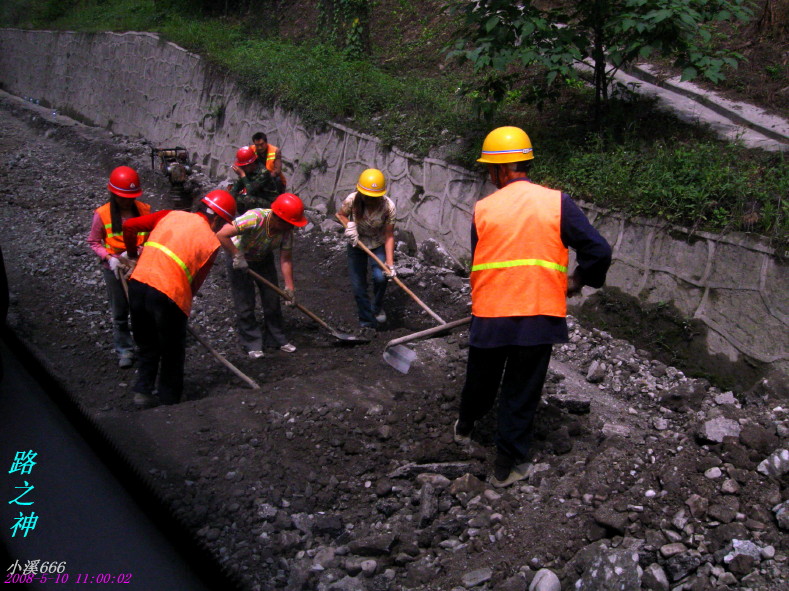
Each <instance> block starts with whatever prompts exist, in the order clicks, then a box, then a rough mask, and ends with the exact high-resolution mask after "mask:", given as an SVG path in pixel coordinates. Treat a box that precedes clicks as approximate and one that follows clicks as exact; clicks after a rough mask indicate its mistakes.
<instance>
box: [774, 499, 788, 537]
mask: <svg viewBox="0 0 789 591" xmlns="http://www.w3.org/2000/svg"><path fill="white" fill-rule="evenodd" d="M773 513H775V520H776V521H777V522H778V527H780V528H781V529H782V530H789V501H784V502H783V503H781V504H780V505H776V506H775V507H773Z"/></svg>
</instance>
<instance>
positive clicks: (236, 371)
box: [120, 273, 260, 390]
mask: <svg viewBox="0 0 789 591" xmlns="http://www.w3.org/2000/svg"><path fill="white" fill-rule="evenodd" d="M120 281H121V285H122V286H123V292H124V293H125V294H126V300H127V301H128V300H129V285H128V284H127V283H126V276H125V275H124V274H123V273H121V274H120ZM186 330H188V331H189V334H190V335H192V336H193V337H194V338H195V339H196V340H197V342H198V343H200V344H201V345H203V347H205V348H206V349H208V352H209V353H211V355H213V356H214V359H216V360H217V361H218V362H219V363H221V364H222V365H224V366H225V367H226V368H228V369H229V370H230V371H232V372H233V373H234V374H236V375H237V376H238V377H239V378H241V379H242V380H244V381H245V382H246V383H247V384H249V387H250V388H252V389H253V390H260V385H259V384H258V383H257V382H256V381H255V380H253V379H252V378H250V377H249V376H248V375H247V374H245V373H244V372H243V371H241V370H240V369H238V368H237V367H236V366H235V365H233V364H232V363H230V362H229V361H228V360H227V359H226V358H225V356H224V355H222V354H221V353H220V352H219V351H217V350H216V349H214V348H213V347H212V346H211V345H210V344H209V342H208V341H206V340H205V339H204V338H203V337H201V336H200V335H199V334H197V333H196V332H195V331H194V329H193V328H192V327H191V326H189V325H188V324H187V325H186Z"/></svg>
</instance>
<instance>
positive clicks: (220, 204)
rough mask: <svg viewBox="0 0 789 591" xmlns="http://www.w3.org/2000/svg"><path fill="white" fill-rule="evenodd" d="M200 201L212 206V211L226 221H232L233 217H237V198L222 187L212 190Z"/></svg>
mask: <svg viewBox="0 0 789 591" xmlns="http://www.w3.org/2000/svg"><path fill="white" fill-rule="evenodd" d="M200 201H202V202H203V203H205V204H206V205H207V206H208V207H210V208H211V211H213V212H214V213H215V214H216V215H218V216H219V217H220V218H222V219H223V220H225V221H226V222H232V221H233V218H235V217H236V200H235V199H233V196H232V195H231V194H230V193H228V192H227V191H223V190H222V189H216V190H214V191H210V192H209V193H208V195H206V196H205V197H203V198H202V199H201V200H200Z"/></svg>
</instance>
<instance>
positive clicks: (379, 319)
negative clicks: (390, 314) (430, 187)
mask: <svg viewBox="0 0 789 591" xmlns="http://www.w3.org/2000/svg"><path fill="white" fill-rule="evenodd" d="M396 214H397V212H396V210H395V205H394V203H393V202H392V200H391V199H389V197H387V196H386V179H385V178H384V174H383V173H382V172H381V171H380V170H378V169H375V168H368V169H367V170H365V171H364V172H362V174H360V175H359V180H358V181H357V183H356V191H354V192H353V193H351V194H350V195H348V196H347V197H346V198H345V200H343V202H342V205H341V206H340V211H338V212H337V217H338V218H339V220H340V221H341V222H342V224H343V225H344V226H345V236H346V238H347V239H348V250H347V252H348V272H349V274H350V277H351V286H352V288H353V295H354V298H355V299H356V308H357V311H358V313H359V324H360V325H361V326H362V328H372V329H375V328H378V325H379V324H383V323H384V322H386V312H385V311H384V309H383V302H384V293H385V292H386V283H387V279H388V278H392V277H395V275H396V274H397V272H396V271H395V267H394V225H395V216H396ZM359 241H361V242H362V243H363V244H364V245H365V246H366V247H367V248H369V249H370V250H371V251H372V252H373V253H374V254H375V256H377V257H378V258H379V259H380V260H382V261H384V262H385V263H386V266H387V267H389V273H387V274H384V272H383V270H382V269H381V267H380V266H379V265H377V264H376V263H375V261H373V260H372V258H370V256H369V255H368V254H367V253H365V252H364V251H363V250H362V249H361V248H359V247H358V246H357V244H358V242H359ZM368 266H370V267H371V268H372V277H373V299H372V302H371V301H370V297H369V295H368V293H367V267H368Z"/></svg>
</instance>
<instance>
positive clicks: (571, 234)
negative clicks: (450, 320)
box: [469, 178, 611, 349]
mask: <svg viewBox="0 0 789 591" xmlns="http://www.w3.org/2000/svg"><path fill="white" fill-rule="evenodd" d="M510 182H513V183H516V182H530V181H529V180H528V179H527V178H518V179H514V180H513V181H510ZM561 207H562V210H561V221H560V234H561V239H562V243H563V244H564V245H565V246H566V247H568V248H572V249H573V250H575V257H576V262H577V266H576V268H575V271H573V275H574V276H575V277H576V278H578V279H580V281H581V283H582V284H583V285H589V286H591V287H602V286H603V284H604V283H605V276H606V273H607V272H608V267H610V266H611V246H610V245H609V244H608V242H607V241H606V239H605V238H603V237H602V236H601V235H600V233H599V232H598V231H597V230H595V229H594V227H593V226H592V224H590V223H589V220H588V219H587V218H586V215H585V214H584V212H583V211H581V208H580V207H578V205H576V204H575V202H574V201H573V200H572V199H571V198H570V196H569V195H567V194H566V193H562V204H561ZM477 241H478V236H477V226H476V224H475V223H474V222H473V221H472V224H471V258H472V261H473V260H474V251H475V250H476V247H477ZM566 342H567V320H566V319H565V318H559V317H556V316H506V317H502V318H481V317H477V316H472V318H471V329H470V330H469V343H470V345H471V346H472V347H480V348H483V349H490V348H493V347H504V346H507V345H518V346H521V347H531V346H534V345H549V344H555V343H566Z"/></svg>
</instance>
